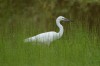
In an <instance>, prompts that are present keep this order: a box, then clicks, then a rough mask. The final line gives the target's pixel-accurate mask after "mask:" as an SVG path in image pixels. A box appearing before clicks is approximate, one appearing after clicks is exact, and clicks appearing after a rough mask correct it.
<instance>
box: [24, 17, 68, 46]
mask: <svg viewBox="0 0 100 66" xmlns="http://www.w3.org/2000/svg"><path fill="white" fill-rule="evenodd" d="M60 21H66V22H68V21H69V20H68V19H67V18H65V17H63V16H59V17H58V18H57V19H56V24H57V26H58V27H59V29H60V30H59V32H54V31H50V32H45V33H41V34H38V35H36V36H33V37H30V38H27V39H25V40H24V41H25V42H39V43H44V44H48V45H49V44H50V43H51V42H52V41H54V40H56V39H59V38H61V37H62V35H63V32H64V29H63V26H62V25H61V24H60Z"/></svg>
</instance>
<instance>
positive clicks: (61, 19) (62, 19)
mask: <svg viewBox="0 0 100 66" xmlns="http://www.w3.org/2000/svg"><path fill="white" fill-rule="evenodd" d="M57 20H59V21H67V22H69V21H70V20H69V19H67V18H65V17H63V16H59V17H58V18H57Z"/></svg>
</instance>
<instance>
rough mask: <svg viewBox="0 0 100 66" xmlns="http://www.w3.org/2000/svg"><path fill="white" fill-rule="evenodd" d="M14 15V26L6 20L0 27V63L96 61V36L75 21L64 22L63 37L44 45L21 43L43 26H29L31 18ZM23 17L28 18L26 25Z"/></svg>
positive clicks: (83, 64)
mask: <svg viewBox="0 0 100 66" xmlns="http://www.w3.org/2000/svg"><path fill="white" fill-rule="evenodd" d="M17 19H19V21H16V22H17V23H16V24H15V26H13V25H12V27H15V28H12V27H11V26H9V25H8V24H7V25H6V26H5V27H4V28H5V29H4V30H2V34H1V39H0V66H99V65H100V53H99V52H100V47H98V46H97V45H98V42H97V36H95V35H94V34H91V35H92V37H91V36H90V35H89V33H88V32H87V30H84V29H83V28H82V27H81V24H79V23H77V22H73V23H64V24H65V25H64V28H65V32H64V35H63V37H62V38H61V39H59V40H56V41H54V42H53V43H51V45H50V46H49V47H48V46H47V45H33V44H32V43H24V42H23V40H24V38H27V37H30V36H33V35H36V34H38V33H40V32H43V31H44V30H43V31H42V30H41V29H42V28H41V29H38V30H37V28H36V27H34V28H33V27H32V25H31V19H25V18H23V19H20V18H17ZM17 19H16V20H17ZM27 21H29V23H30V24H29V25H28V23H27ZM62 24H63V23H62ZM16 25H17V26H16ZM22 25H23V26H22ZM33 25H34V24H33ZM50 26H51V25H50ZM66 26H67V27H66ZM10 27H11V28H10ZM39 27H43V26H42V25H41V26H39ZM43 28H45V27H43ZM52 30H55V29H52Z"/></svg>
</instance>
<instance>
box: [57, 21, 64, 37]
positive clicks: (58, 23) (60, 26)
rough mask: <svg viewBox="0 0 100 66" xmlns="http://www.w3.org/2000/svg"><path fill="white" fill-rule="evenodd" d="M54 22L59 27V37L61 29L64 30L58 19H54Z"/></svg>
mask: <svg viewBox="0 0 100 66" xmlns="http://www.w3.org/2000/svg"><path fill="white" fill-rule="evenodd" d="M56 24H57V26H58V27H59V29H60V30H59V32H58V34H59V36H60V37H61V36H62V35H63V31H64V29H63V26H62V25H61V24H60V20H56Z"/></svg>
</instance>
